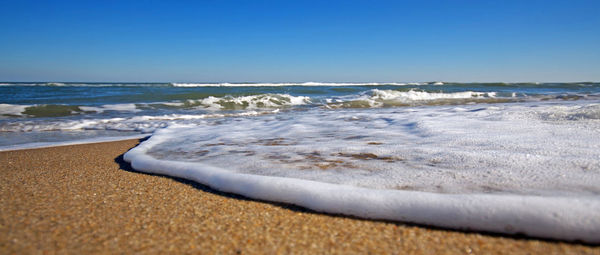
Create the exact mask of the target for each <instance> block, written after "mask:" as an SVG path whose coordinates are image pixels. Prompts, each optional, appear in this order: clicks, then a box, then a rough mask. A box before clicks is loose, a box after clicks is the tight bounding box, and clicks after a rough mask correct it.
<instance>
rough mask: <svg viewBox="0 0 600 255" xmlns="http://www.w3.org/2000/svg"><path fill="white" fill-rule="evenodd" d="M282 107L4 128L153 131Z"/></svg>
mask: <svg viewBox="0 0 600 255" xmlns="http://www.w3.org/2000/svg"><path fill="white" fill-rule="evenodd" d="M278 112H279V109H275V110H270V111H244V112H234V113H212V114H166V115H138V116H131V117H118V118H99V119H76V120H71V119H66V120H42V121H37V120H28V121H18V122H8V123H4V124H3V125H0V132H38V131H74V130H114V131H137V132H142V133H152V132H154V131H155V130H156V129H160V128H165V127H168V126H170V125H173V124H180V125H182V124H195V125H199V124H210V122H206V121H202V120H204V119H217V118H225V117H247V116H259V115H265V114H275V113H278Z"/></svg>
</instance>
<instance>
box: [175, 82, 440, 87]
mask: <svg viewBox="0 0 600 255" xmlns="http://www.w3.org/2000/svg"><path fill="white" fill-rule="evenodd" d="M425 84H428V83H418V82H413V83H403V82H281V83H227V82H226V83H171V85H172V86H174V87H281V86H381V85H391V86H404V85H425ZM436 85H440V84H436Z"/></svg>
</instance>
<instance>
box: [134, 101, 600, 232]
mask: <svg viewBox="0 0 600 255" xmlns="http://www.w3.org/2000/svg"><path fill="white" fill-rule="evenodd" d="M572 106H573V107H579V109H586V110H585V111H586V112H589V111H595V110H596V108H595V106H594V105H590V104H584V103H581V104H573V105H572ZM551 111H557V110H556V109H555V105H552V104H531V103H530V104H512V105H511V104H505V105H497V106H493V107H483V108H482V107H481V106H477V105H465V106H461V107H460V108H457V107H425V108H419V109H418V110H415V109H409V108H406V109H402V108H401V109H379V110H337V111H327V110H317V109H313V110H311V111H309V112H301V113H300V112H297V113H290V114H288V115H273V116H268V115H267V116H263V117H260V118H247V119H246V118H245V119H237V118H236V119H229V120H226V121H221V122H219V123H213V124H211V125H200V126H192V127H190V126H187V127H182V126H171V127H169V128H167V129H163V130H159V131H157V132H156V133H155V134H154V135H153V136H152V137H151V138H150V139H149V140H148V141H146V142H144V143H142V144H141V145H140V146H138V147H136V148H134V149H133V150H131V151H130V152H128V153H127V154H126V155H125V158H126V160H128V161H129V162H131V163H132V165H133V167H134V168H136V169H138V170H141V171H147V172H152V173H160V174H167V175H173V176H178V177H182V178H188V179H191V180H194V181H198V182H200V183H203V184H206V185H209V186H211V187H213V188H216V189H219V190H223V191H227V192H234V193H239V194H242V195H245V196H249V197H253V198H258V199H264V200H271V201H279V202H286V203H293V204H297V205H301V206H305V207H308V208H311V209H314V210H318V211H325V212H331V213H342V214H349V215H355V216H360V217H366V218H379V219H390V220H401V221H408V222H416V223H423V224H432V225H437V226H443V227H452V228H463V229H464V228H469V229H477V230H484V231H493V232H501V233H519V232H522V233H525V234H527V235H531V236H537V237H546V238H557V239H565V240H576V239H580V240H584V241H588V242H599V241H600V239H598V237H599V236H600V218H598V217H597V211H598V210H599V209H600V198H599V195H600V188H599V187H600V185H599V184H600V148H599V147H598V146H599V145H598V144H600V136H599V134H598V130H600V122H598V121H597V119H594V118H589V119H585V120H581V119H577V118H572V119H570V120H569V121H570V122H569V123H568V124H565V123H563V122H548V121H545V120H542V119H539V115H538V114H537V113H539V112H551ZM514 115H520V116H521V117H522V118H511V116H514ZM526 116H530V117H526ZM536 116H538V117H536ZM523 117H524V118H523ZM565 125H567V126H565ZM231 162H235V164H232V163H231Z"/></svg>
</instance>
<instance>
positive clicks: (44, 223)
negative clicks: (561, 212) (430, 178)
mask: <svg viewBox="0 0 600 255" xmlns="http://www.w3.org/2000/svg"><path fill="white" fill-rule="evenodd" d="M138 142H139V141H138V140H127V141H119V142H107V143H95V144H84V145H71V146H59V147H50V148H40V149H28V150H18V151H6V152H0V162H2V163H1V164H0V169H1V170H0V253H2V254H30V253H46V252H49V253H59V252H60V253H134V252H143V253H164V252H177V253H205V254H212V253H222V254H248V253H249V254H257V253H261V254H264V253H267V254H273V253H277V254H288V253H300V254H302V253H304V254H313V253H337V254H347V253H362V254H365V253H385V254H404V253H412V254H471V253H472V254H538V253H544V254H600V247H598V246H588V245H583V244H574V243H564V242H557V241H548V240H537V239H528V238H513V237H509V236H501V235H490V234H482V233H472V232H460V231H451V230H443V229H437V228H430V227H425V226H415V225H411V224H404V223H394V222H382V221H370V220H363V219H354V218H350V217H344V216H335V215H326V214H320V213H315V212H311V211H308V210H305V209H302V208H299V207H295V206H290V205H282V204H275V203H269V202H261V201H253V200H249V199H246V198H243V197H240V196H236V195H232V194H224V193H221V192H218V191H215V190H212V189H210V188H208V187H206V186H202V185H199V184H195V183H191V182H188V181H185V180H181V179H174V178H170V177H165V176H155V175H148V174H144V173H139V172H136V171H134V170H132V169H131V168H130V167H129V165H128V164H127V163H125V162H124V161H123V160H122V154H123V153H125V152H126V151H127V150H128V149H130V148H132V147H134V146H135V145H136V144H137V143H138Z"/></svg>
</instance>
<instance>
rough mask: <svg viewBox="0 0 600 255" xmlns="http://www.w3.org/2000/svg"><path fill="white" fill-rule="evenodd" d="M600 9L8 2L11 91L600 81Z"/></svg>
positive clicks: (496, 4) (1, 8)
mask: <svg viewBox="0 0 600 255" xmlns="http://www.w3.org/2000/svg"><path fill="white" fill-rule="evenodd" d="M599 14H600V1H597V0H590V1H584V0H565V1H552V0H545V1H536V0H519V1H511V0H505V1H500V0H495V1H486V0H480V1H461V0H448V1H417V0H415V1H351V0H348V1H292V0H290V1H284V0H282V1H226V0H223V1H218V0H215V1H166V0H165V1H150V0H143V1H142V0H139V1H125V0H123V1H111V0H104V1H100V0H98V1H85V0H81V1H60V0H57V1H28V0H14V1H13V0H0V81H63V82H68V81H82V82H93V81H96V82H102V81H103V82H285V81H291V82H306V81H323V82H334V81H354V82H362V81H371V82H392V81H396V82H415V81H417V82H418V81H462V82H568V81H600V15H599Z"/></svg>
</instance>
